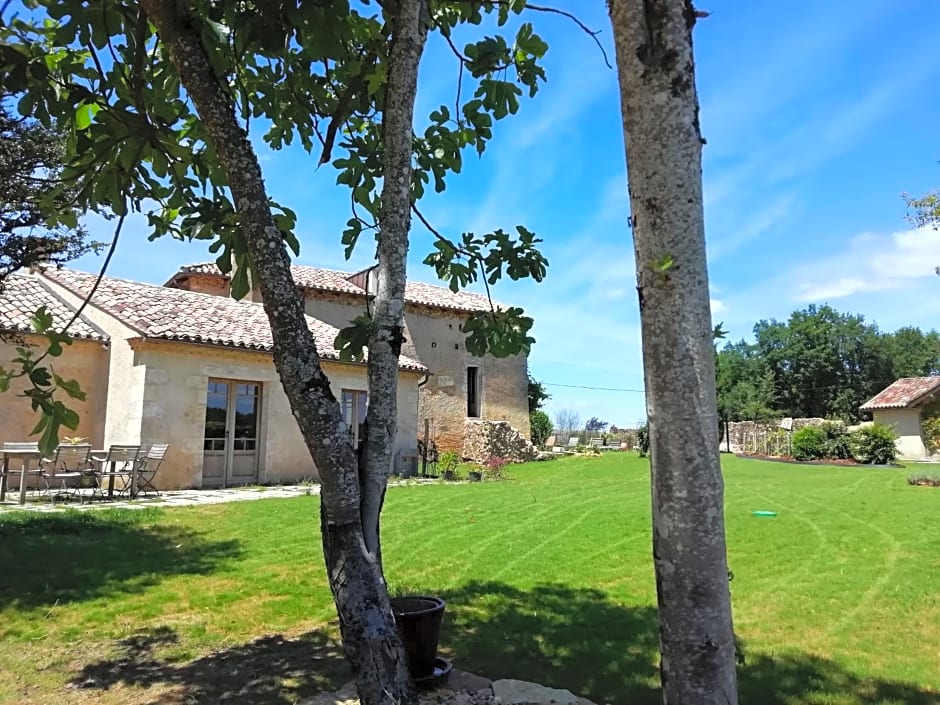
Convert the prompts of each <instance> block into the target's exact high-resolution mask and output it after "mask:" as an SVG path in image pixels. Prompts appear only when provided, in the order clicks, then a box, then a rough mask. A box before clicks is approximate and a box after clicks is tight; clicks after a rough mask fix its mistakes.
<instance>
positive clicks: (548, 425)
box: [529, 410, 555, 446]
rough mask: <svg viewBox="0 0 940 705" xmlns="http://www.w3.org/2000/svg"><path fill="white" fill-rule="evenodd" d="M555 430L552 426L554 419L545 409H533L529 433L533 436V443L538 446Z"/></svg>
mask: <svg viewBox="0 0 940 705" xmlns="http://www.w3.org/2000/svg"><path fill="white" fill-rule="evenodd" d="M553 430H555V429H554V427H553V426H552V420H551V419H550V418H548V414H546V413H545V412H544V411H539V410H536V411H533V412H532V413H531V414H529V433H530V434H531V436H532V444H533V445H536V446H540V445H543V444H544V443H545V440H546V439H547V438H548V437H549V436H550V435H552V431H553Z"/></svg>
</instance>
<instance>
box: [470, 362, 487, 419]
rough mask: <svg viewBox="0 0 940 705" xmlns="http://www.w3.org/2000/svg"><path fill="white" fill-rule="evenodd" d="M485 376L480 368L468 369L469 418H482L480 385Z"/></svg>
mask: <svg viewBox="0 0 940 705" xmlns="http://www.w3.org/2000/svg"><path fill="white" fill-rule="evenodd" d="M482 376H483V375H481V374H480V368H479V367H467V416H469V417H471V418H479V416H480V391H481V389H482V385H481V384H480V381H481V378H482Z"/></svg>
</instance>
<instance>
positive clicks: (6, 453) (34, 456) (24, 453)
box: [0, 449, 42, 504]
mask: <svg viewBox="0 0 940 705" xmlns="http://www.w3.org/2000/svg"><path fill="white" fill-rule="evenodd" d="M0 458H2V459H3V460H2V465H3V467H2V470H0V472H2V477H0V502H2V501H3V500H5V499H6V494H7V478H8V477H9V474H10V460H11V459H13V458H19V459H21V460H22V461H23V466H22V468H21V470H20V504H26V476H27V475H37V476H38V475H39V473H40V469H39V466H38V461H40V460H42V453H41V452H40V451H39V450H19V449H17V450H9V449H7V450H3V449H0ZM31 460H36V461H37V467H36V469H35V470H30V469H29V463H30V461H31Z"/></svg>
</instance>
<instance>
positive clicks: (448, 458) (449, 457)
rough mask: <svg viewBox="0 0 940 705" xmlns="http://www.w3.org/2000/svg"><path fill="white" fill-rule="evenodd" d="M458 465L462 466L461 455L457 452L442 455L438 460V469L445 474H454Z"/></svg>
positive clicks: (452, 451) (450, 451)
mask: <svg viewBox="0 0 940 705" xmlns="http://www.w3.org/2000/svg"><path fill="white" fill-rule="evenodd" d="M458 465H460V454H459V453H458V452H457V451H455V450H449V451H447V452H446V453H441V457H440V458H438V459H437V467H438V468H439V469H440V470H442V471H444V472H447V471H450V472H454V471H456V470H457V466H458Z"/></svg>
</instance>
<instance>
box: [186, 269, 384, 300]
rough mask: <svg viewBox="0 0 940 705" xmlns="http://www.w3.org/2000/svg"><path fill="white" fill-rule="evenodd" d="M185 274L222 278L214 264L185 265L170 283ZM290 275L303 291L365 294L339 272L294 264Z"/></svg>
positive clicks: (344, 274)
mask: <svg viewBox="0 0 940 705" xmlns="http://www.w3.org/2000/svg"><path fill="white" fill-rule="evenodd" d="M186 274H210V275H214V276H218V277H221V276H223V275H222V270H220V269H219V266H218V265H217V264H216V263H215V262H200V263H198V264H187V265H185V266H183V267H180V271H179V272H177V273H176V274H175V275H173V277H172V278H171V279H170V282H172V281H174V280H175V279H177V278H178V277H180V276H183V275H186ZM291 274H293V276H294V281H295V282H296V284H297V286H299V287H303V288H304V289H316V290H318V291H338V292H340V293H344V294H360V295H362V294H364V293H365V292H364V291H363V290H362V289H361V288H360V287H358V286H356V285H355V284H353V283H352V282H351V281H348V280H347V279H346V277H348V276H349V273H348V272H339V271H336V270H334V269H319V268H317V267H305V266H303V265H299V264H295V265H292V266H291Z"/></svg>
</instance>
